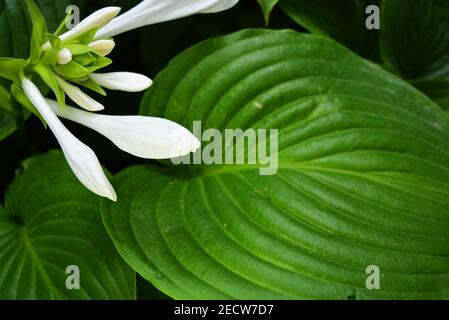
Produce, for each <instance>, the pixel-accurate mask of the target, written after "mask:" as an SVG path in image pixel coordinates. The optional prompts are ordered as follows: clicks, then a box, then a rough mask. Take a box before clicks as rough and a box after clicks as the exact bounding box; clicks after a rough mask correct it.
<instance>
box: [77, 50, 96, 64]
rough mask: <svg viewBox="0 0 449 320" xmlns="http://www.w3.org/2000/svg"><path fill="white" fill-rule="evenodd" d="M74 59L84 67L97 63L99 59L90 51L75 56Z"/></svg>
mask: <svg viewBox="0 0 449 320" xmlns="http://www.w3.org/2000/svg"><path fill="white" fill-rule="evenodd" d="M73 61H75V62H76V63H79V64H80V65H82V66H83V67H89V66H92V65H94V64H95V63H96V61H97V59H96V58H95V57H94V56H93V55H92V54H90V53H83V54H79V55H77V56H74V57H73Z"/></svg>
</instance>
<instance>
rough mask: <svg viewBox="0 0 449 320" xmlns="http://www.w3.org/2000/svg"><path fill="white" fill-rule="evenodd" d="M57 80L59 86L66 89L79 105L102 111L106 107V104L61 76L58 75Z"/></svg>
mask: <svg viewBox="0 0 449 320" xmlns="http://www.w3.org/2000/svg"><path fill="white" fill-rule="evenodd" d="M56 81H57V82H58V86H59V87H60V88H61V89H62V90H64V92H65V93H66V94H67V95H68V96H69V98H70V99H72V100H73V101H74V102H75V103H76V104H77V105H79V106H80V107H81V108H83V109H86V110H88V111H93V112H95V111H101V110H103V109H104V106H103V105H102V104H101V103H99V102H98V101H96V100H94V99H92V98H91V97H89V96H88V95H87V94H85V93H84V92H83V91H81V89H80V88H78V87H76V86H74V85H72V84H70V83H68V82H67V81H65V80H64V79H62V78H61V77H58V76H56Z"/></svg>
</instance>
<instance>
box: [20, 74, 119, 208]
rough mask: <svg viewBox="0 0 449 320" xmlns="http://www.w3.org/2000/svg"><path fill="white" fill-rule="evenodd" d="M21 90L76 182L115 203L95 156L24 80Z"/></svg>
mask: <svg viewBox="0 0 449 320" xmlns="http://www.w3.org/2000/svg"><path fill="white" fill-rule="evenodd" d="M22 87H23V90H24V91H25V94H26V95H27V97H28V99H29V100H30V101H31V103H32V104H33V105H34V106H35V107H36V109H37V110H38V111H39V113H40V114H41V116H42V117H43V118H44V119H45V121H46V122H47V124H48V126H49V127H50V129H51V130H52V132H53V134H54V135H55V137H56V139H57V140H58V142H59V144H60V145H61V149H62V151H63V152H64V156H65V158H66V160H67V162H68V164H69V166H70V168H71V169H72V171H73V173H74V174H75V176H76V177H77V178H78V180H79V181H80V182H81V183H82V184H83V185H84V186H85V187H86V188H88V189H89V190H91V191H92V192H94V193H96V194H98V195H99V196H102V197H105V198H109V199H111V200H112V201H116V200H117V195H116V193H115V191H114V188H113V187H112V185H111V184H110V183H109V181H108V179H107V178H106V176H105V174H104V172H103V169H102V168H101V165H100V163H99V161H98V159H97V156H96V155H95V153H94V152H93V151H92V149H90V148H89V147H88V146H86V145H85V144H83V143H82V142H81V141H79V140H78V139H77V138H76V137H75V136H74V135H73V134H72V133H71V132H70V131H68V130H67V128H66V127H64V125H63V124H62V123H61V121H60V120H59V119H58V117H56V115H55V113H54V112H53V111H52V109H51V108H50V106H49V105H48V103H47V102H46V101H45V99H44V97H43V96H42V94H41V93H40V92H39V89H38V88H37V87H36V86H35V85H34V84H33V83H32V82H31V81H30V80H28V79H26V78H24V77H23V78H22ZM58 108H59V107H58Z"/></svg>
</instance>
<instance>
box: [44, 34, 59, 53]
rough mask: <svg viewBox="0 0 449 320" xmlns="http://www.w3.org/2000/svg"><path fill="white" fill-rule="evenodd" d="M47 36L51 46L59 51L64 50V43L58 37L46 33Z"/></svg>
mask: <svg viewBox="0 0 449 320" xmlns="http://www.w3.org/2000/svg"><path fill="white" fill-rule="evenodd" d="M46 36H47V38H48V41H50V44H51V46H52V47H53V49H56V50H59V49H61V48H62V41H61V39H60V38H59V37H58V36H56V35H54V34H52V33H46Z"/></svg>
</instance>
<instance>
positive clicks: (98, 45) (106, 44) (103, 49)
mask: <svg viewBox="0 0 449 320" xmlns="http://www.w3.org/2000/svg"><path fill="white" fill-rule="evenodd" d="M89 47H90V48H92V50H93V51H94V52H95V53H96V54H98V55H100V56H102V57H105V56H107V55H108V54H110V53H111V52H112V50H114V47H115V42H114V40H108V39H102V40H96V41H94V42H91V43H89Z"/></svg>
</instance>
